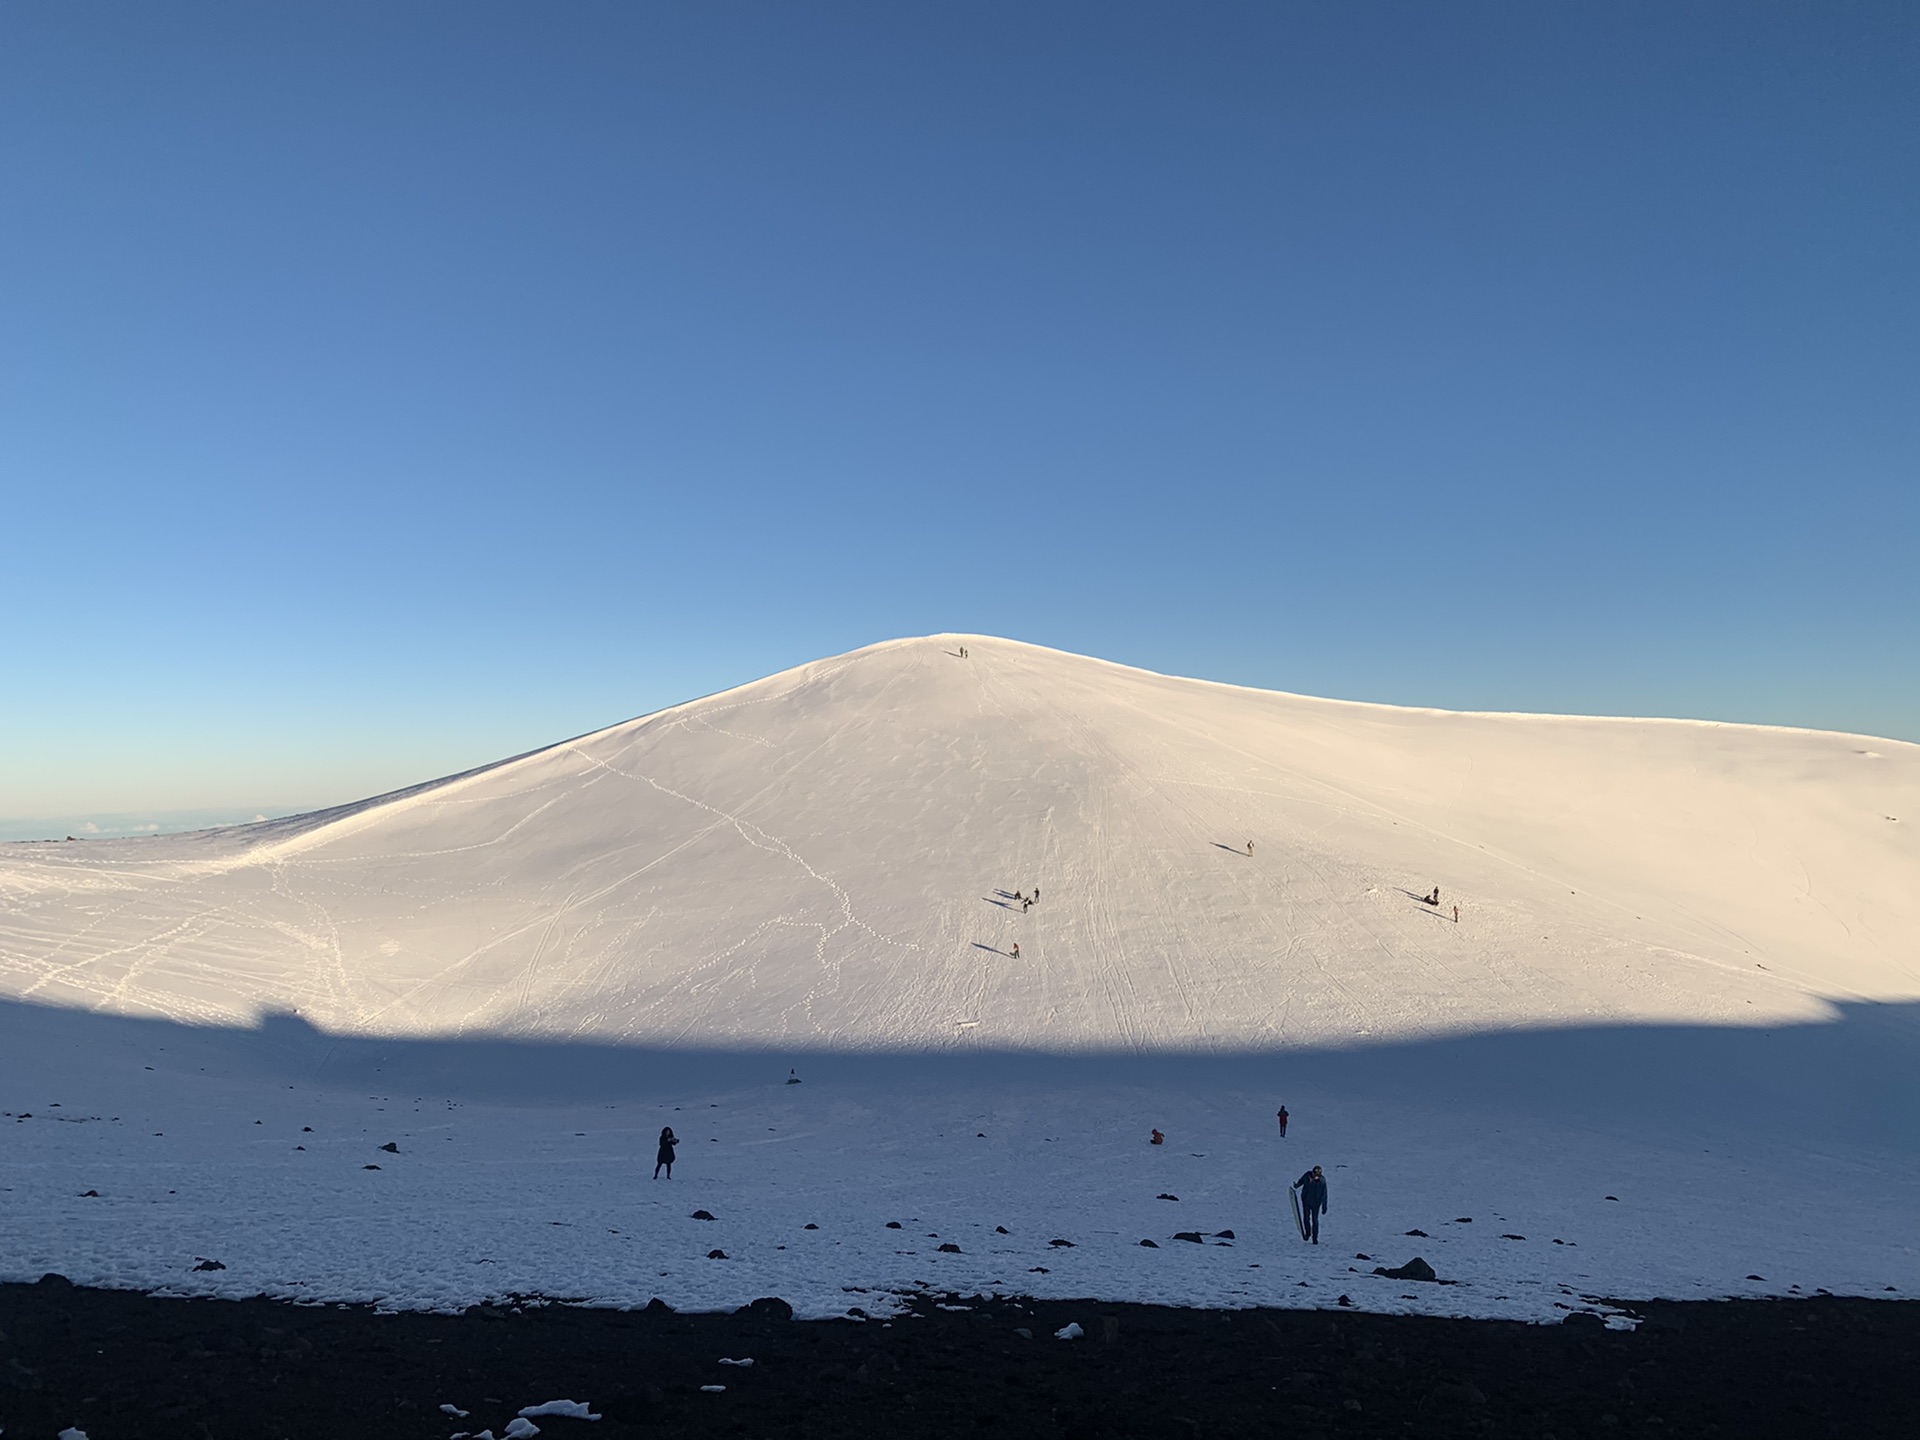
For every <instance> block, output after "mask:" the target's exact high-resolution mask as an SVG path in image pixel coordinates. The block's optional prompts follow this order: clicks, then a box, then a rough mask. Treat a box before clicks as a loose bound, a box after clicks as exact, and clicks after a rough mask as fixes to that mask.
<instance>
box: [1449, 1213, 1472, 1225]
mask: <svg viewBox="0 0 1920 1440" xmlns="http://www.w3.org/2000/svg"><path fill="white" fill-rule="evenodd" d="M1453 1223H1454V1224H1456V1225H1471V1224H1472V1223H1473V1217H1472V1216H1471V1215H1456V1216H1454V1217H1453Z"/></svg>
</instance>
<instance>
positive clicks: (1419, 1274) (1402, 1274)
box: [1373, 1255, 1440, 1280]
mask: <svg viewBox="0 0 1920 1440" xmlns="http://www.w3.org/2000/svg"><path fill="white" fill-rule="evenodd" d="M1373 1273H1374V1274H1376V1275H1384V1276H1386V1277H1387V1278H1388V1279H1389V1280H1437V1279H1439V1278H1440V1277H1439V1276H1437V1275H1435V1274H1434V1273H1433V1267H1432V1266H1431V1265H1429V1264H1427V1262H1426V1261H1425V1260H1422V1259H1421V1258H1420V1257H1419V1256H1418V1255H1416V1256H1414V1257H1413V1259H1411V1260H1409V1261H1407V1263H1406V1264H1404V1265H1401V1266H1398V1267H1396V1268H1395V1269H1392V1270H1389V1269H1388V1268H1387V1267H1386V1266H1384V1265H1376V1266H1374V1267H1373Z"/></svg>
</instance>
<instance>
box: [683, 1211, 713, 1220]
mask: <svg viewBox="0 0 1920 1440" xmlns="http://www.w3.org/2000/svg"><path fill="white" fill-rule="evenodd" d="M687 1218H688V1219H691V1220H711V1219H713V1212H712V1211H710V1210H696V1211H694V1212H693V1214H692V1215H690V1216H688V1217H687Z"/></svg>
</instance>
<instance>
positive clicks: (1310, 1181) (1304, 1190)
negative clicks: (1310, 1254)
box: [1293, 1165, 1327, 1245]
mask: <svg viewBox="0 0 1920 1440" xmlns="http://www.w3.org/2000/svg"><path fill="white" fill-rule="evenodd" d="M1293 1188H1294V1189H1296V1190H1298V1191H1299V1192H1300V1214H1301V1217H1302V1219H1303V1220H1304V1222H1305V1224H1306V1228H1307V1236H1306V1238H1308V1239H1309V1240H1311V1241H1313V1243H1314V1244H1316V1245H1318V1244H1319V1243H1320V1215H1321V1212H1322V1211H1324V1210H1325V1209H1326V1208H1327V1177H1326V1175H1325V1174H1324V1173H1323V1172H1322V1171H1321V1169H1320V1167H1319V1166H1318V1165H1316V1166H1314V1167H1313V1168H1312V1169H1311V1170H1309V1171H1307V1173H1306V1174H1304V1175H1302V1176H1301V1177H1300V1178H1299V1179H1298V1180H1296V1181H1294V1182H1293Z"/></svg>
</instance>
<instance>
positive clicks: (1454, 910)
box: [1453, 905, 1460, 925]
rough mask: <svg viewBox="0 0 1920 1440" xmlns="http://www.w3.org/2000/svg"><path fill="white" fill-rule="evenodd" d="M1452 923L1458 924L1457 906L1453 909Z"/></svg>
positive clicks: (1458, 912) (1458, 909) (1458, 910)
mask: <svg viewBox="0 0 1920 1440" xmlns="http://www.w3.org/2000/svg"><path fill="white" fill-rule="evenodd" d="M1453 923H1454V924H1456V925H1458V924H1459V923H1460V907H1459V906H1458V905H1456V906H1454V907H1453Z"/></svg>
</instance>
